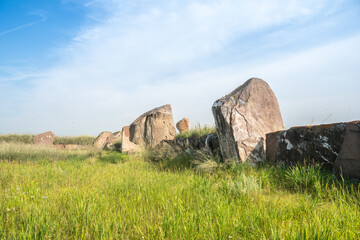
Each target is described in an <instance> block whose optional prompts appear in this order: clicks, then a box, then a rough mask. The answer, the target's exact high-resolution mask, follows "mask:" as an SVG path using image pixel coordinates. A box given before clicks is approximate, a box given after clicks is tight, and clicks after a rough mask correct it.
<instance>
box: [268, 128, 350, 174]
mask: <svg viewBox="0 0 360 240" xmlns="http://www.w3.org/2000/svg"><path fill="white" fill-rule="evenodd" d="M355 123H356V122H355ZM353 125H354V122H349V123H334V124H326V125H317V126H305V127H293V128H290V129H288V130H286V131H278V132H274V133H269V134H267V135H266V158H267V161H269V162H271V163H276V164H287V165H296V164H318V165H321V166H322V167H324V168H327V169H330V170H332V169H333V167H334V163H335V161H338V162H339V166H340V165H341V164H340V162H344V163H345V164H347V162H349V160H350V158H353V157H348V156H347V154H346V152H347V151H352V152H353V153H351V154H350V155H352V154H354V151H355V153H356V151H357V150H355V149H354V148H353V147H354V144H353V143H346V142H347V141H350V142H353V140H352V139H353V138H354V137H353V136H352V135H350V133H349V134H348V135H349V136H348V137H346V138H345V135H346V132H347V129H348V128H349V126H353ZM348 131H350V130H348ZM344 139H348V140H347V141H344ZM343 143H344V144H345V145H343ZM355 145H356V144H355ZM346 146H349V147H348V150H346V149H344V150H342V149H343V147H346ZM350 148H352V149H353V150H350ZM341 151H342V152H343V153H342V155H343V157H342V158H341V159H339V160H337V158H338V156H340V155H339V154H340V152H341Z"/></svg>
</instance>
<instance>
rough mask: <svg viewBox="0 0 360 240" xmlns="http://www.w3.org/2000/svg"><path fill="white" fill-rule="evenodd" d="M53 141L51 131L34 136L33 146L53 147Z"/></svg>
mask: <svg viewBox="0 0 360 240" xmlns="http://www.w3.org/2000/svg"><path fill="white" fill-rule="evenodd" d="M54 140H55V134H54V133H53V132H51V131H48V132H44V133H41V134H38V135H36V136H34V144H41V145H47V146H50V145H53V144H54Z"/></svg>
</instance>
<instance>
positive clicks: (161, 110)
mask: <svg viewBox="0 0 360 240" xmlns="http://www.w3.org/2000/svg"><path fill="white" fill-rule="evenodd" d="M175 134H176V130H175V124H174V120H173V115H172V111H171V106H170V104H168V105H164V106H161V107H158V108H154V109H152V110H150V111H148V112H146V113H144V114H142V115H141V116H140V117H138V118H137V119H136V120H135V121H134V122H133V123H132V124H131V125H130V141H131V142H133V143H135V144H137V145H140V146H150V147H154V146H156V145H158V144H159V143H160V142H161V141H163V140H172V139H174V138H175Z"/></svg>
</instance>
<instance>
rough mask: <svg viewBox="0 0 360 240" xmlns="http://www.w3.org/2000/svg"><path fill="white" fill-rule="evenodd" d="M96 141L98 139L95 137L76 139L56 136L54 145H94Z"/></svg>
mask: <svg viewBox="0 0 360 240" xmlns="http://www.w3.org/2000/svg"><path fill="white" fill-rule="evenodd" d="M95 139H96V138H95V137H93V136H76V137H58V136H55V140H54V144H76V145H92V144H93V143H94V141H95Z"/></svg>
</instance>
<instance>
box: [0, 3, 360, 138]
mask: <svg viewBox="0 0 360 240" xmlns="http://www.w3.org/2000/svg"><path fill="white" fill-rule="evenodd" d="M159 2H160V3H159V4H153V3H151V2H148V1H105V0H102V1H93V2H84V4H85V5H86V6H87V7H88V8H90V10H91V11H96V10H95V9H97V8H99V7H103V8H106V13H107V14H108V15H106V17H105V16H103V18H102V21H100V22H99V23H98V25H96V26H88V27H85V28H84V29H83V30H82V31H80V32H79V33H78V35H77V37H76V38H75V39H74V42H73V43H72V44H71V45H70V46H68V47H67V48H66V49H65V50H64V54H63V55H62V59H63V61H62V64H59V65H57V66H54V68H52V69H50V70H47V71H45V72H44V73H42V74H43V77H39V78H37V80H36V88H34V89H32V91H31V92H29V93H28V94H27V95H26V96H27V97H28V99H27V102H26V103H25V104H22V109H21V111H20V112H19V115H18V117H17V118H14V119H12V120H11V123H8V122H6V124H8V125H7V126H8V127H9V129H20V130H18V131H20V132H21V131H23V132H26V131H31V132H41V131H45V130H53V131H54V132H55V133H59V134H63V135H78V134H93V135H96V134H97V133H98V132H100V131H103V130H111V131H116V130H120V129H121V128H122V127H123V126H124V125H128V124H130V123H131V121H132V120H134V119H135V118H136V117H137V116H138V115H140V114H141V113H142V112H144V111H146V110H149V109H151V108H153V107H156V106H159V105H162V104H167V103H171V104H172V106H173V112H174V117H175V121H176V120H178V119H180V118H182V117H183V116H188V117H189V118H190V119H191V120H192V122H193V123H195V122H201V123H208V124H209V123H211V122H212V121H213V120H212V114H211V105H212V103H213V102H214V100H216V99H217V98H219V97H221V96H223V95H225V94H226V93H228V92H230V91H231V90H232V89H233V88H235V87H237V86H238V85H240V84H241V83H243V82H244V81H245V80H247V79H248V78H250V77H252V76H258V77H262V78H264V80H266V81H268V82H269V83H270V85H271V86H272V87H273V89H274V91H275V93H276V95H277V96H278V98H279V101H280V105H281V107H282V110H283V116H284V119H285V123H286V125H287V126H291V125H293V124H308V122H307V121H308V119H310V118H311V117H313V118H315V120H316V121H321V120H323V119H320V118H321V117H322V116H323V115H324V118H325V117H326V114H327V112H326V111H325V112H324V114H323V113H322V112H321V111H320V110H319V109H320V108H321V109H322V108H323V107H324V106H326V107H328V112H329V113H333V117H332V119H334V120H341V119H340V117H339V114H343V112H344V111H342V109H346V107H348V106H350V104H347V99H349V98H350V97H351V96H352V95H351V94H353V89H354V88H352V87H346V86H347V85H355V86H356V87H359V83H358V82H357V81H354V80H353V79H354V78H355V77H356V76H358V73H359V72H358V70H357V68H356V66H359V64H358V63H359V61H358V60H357V56H358V55H359V53H360V50H359V47H358V45H359V44H358V43H359V37H353V38H349V39H345V40H340V41H339V42H337V43H333V44H328V45H326V46H323V47H317V48H314V47H313V49H310V50H307V51H305V52H293V51H292V50H291V51H290V50H289V53H288V54H287V55H283V54H279V55H278V56H277V57H275V56H276V54H275V53H274V52H272V51H271V49H268V50H267V51H268V52H267V54H268V55H267V58H263V57H262V56H253V57H252V58H250V59H243V58H241V56H240V57H239V58H236V57H234V54H235V53H234V52H233V51H235V47H234V49H233V48H232V47H233V45H236V46H241V47H242V48H246V46H247V45H251V44H252V42H253V41H256V40H257V39H259V38H260V39H261V38H266V35H264V34H263V31H272V28H277V27H279V26H282V25H288V24H293V23H299V22H301V23H304V22H306V21H309V20H311V18H312V17H314V16H319V15H324V16H325V15H328V14H329V13H332V12H333V11H334V9H335V7H334V6H336V5H338V4H340V3H341V1H326V0H321V1H316V3H314V1H294V0H293V1H281V0H277V1H276V0H275V1H267V0H256V1H235V0H224V1H181V2H180V1H174V0H173V1H159ZM139 6H140V7H139ZM281 34H282V38H281V39H278V41H279V45H281V42H282V41H286V39H284V38H285V37H286V31H285V32H282V33H281ZM271 37H272V38H271V39H269V41H270V40H271V41H273V39H274V36H271ZM287 37H291V36H287ZM247 38H248V39H247ZM262 44H266V41H265V40H264V41H260V42H259V44H257V45H255V46H253V47H255V48H262V47H263V46H262ZM247 51H250V53H251V52H255V53H256V49H248V50H247ZM236 54H240V55H241V54H242V53H241V51H240V53H238V52H236ZM218 56H220V57H219V58H224V59H225V60H221V59H218ZM227 58H231V59H235V60H236V62H234V63H232V64H228V63H227V61H226V59H227ZM237 59H238V60H237ZM218 63H219V65H218ZM356 64H357V65H356ZM214 65H215V66H216V67H214ZM344 72H346V73H347V74H348V76H347V78H346V79H341V80H339V78H341V76H342V75H343V74H344ZM338 81H341V82H342V83H343V84H345V87H344V86H342V88H341V87H340V88H339V87H338V86H337V82H338ZM322 89H324V91H323V92H322ZM334 89H340V90H339V92H336V91H335V90H334ZM349 91H350V92H351V94H348V93H347V92H349ZM329 92H331V93H332V94H331V95H330V94H329ZM345 93H346V94H345ZM336 94H339V96H340V95H343V96H342V97H341V98H342V99H337V97H334V96H337V95H336ZM334 99H335V100H334ZM329 103H331V106H327V105H329ZM305 111H307V113H305ZM352 111H353V112H352V113H353V115H354V116H355V117H356V116H357V117H358V118H360V113H359V112H357V111H356V110H352ZM330 120H331V119H330ZM344 120H347V119H344ZM4 121H6V120H4ZM0 124H1V121H0Z"/></svg>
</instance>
